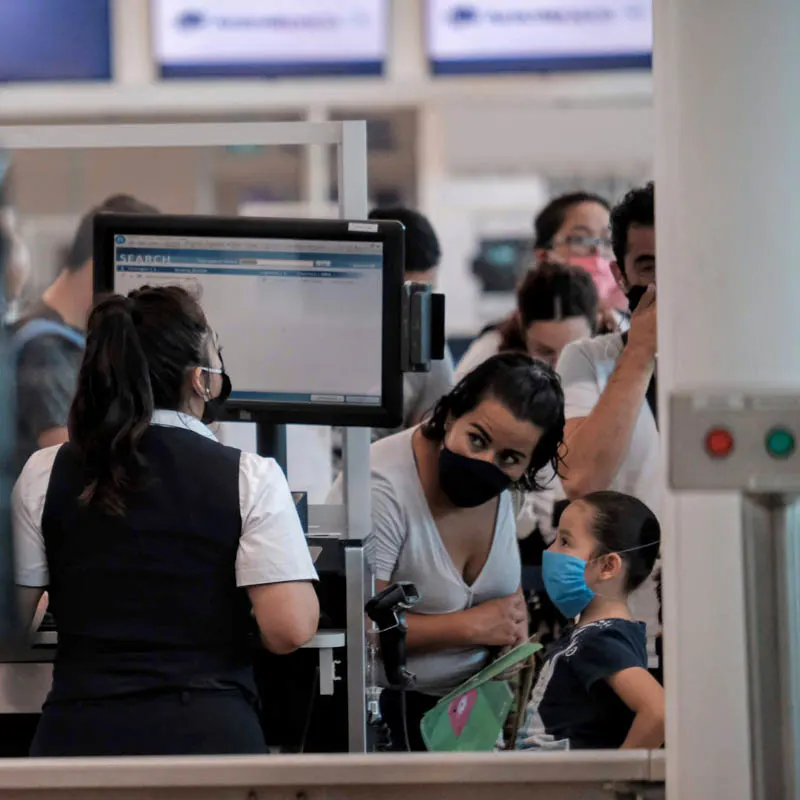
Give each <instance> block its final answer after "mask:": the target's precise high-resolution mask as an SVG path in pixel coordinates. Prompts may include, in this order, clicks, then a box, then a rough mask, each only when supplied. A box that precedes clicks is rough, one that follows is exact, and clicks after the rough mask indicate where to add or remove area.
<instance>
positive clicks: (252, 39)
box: [151, 0, 388, 78]
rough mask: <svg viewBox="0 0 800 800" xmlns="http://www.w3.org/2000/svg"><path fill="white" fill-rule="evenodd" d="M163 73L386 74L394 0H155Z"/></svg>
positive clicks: (172, 75)
mask: <svg viewBox="0 0 800 800" xmlns="http://www.w3.org/2000/svg"><path fill="white" fill-rule="evenodd" d="M151 8H152V18H153V38H154V50H155V56H156V59H157V61H158V65H159V69H160V72H161V76H162V77H163V78H235V77H272V78H276V77H291V76H326V75H380V74H381V73H382V72H383V64H384V61H385V58H386V52H387V43H388V5H387V2H386V0H152V6H151Z"/></svg>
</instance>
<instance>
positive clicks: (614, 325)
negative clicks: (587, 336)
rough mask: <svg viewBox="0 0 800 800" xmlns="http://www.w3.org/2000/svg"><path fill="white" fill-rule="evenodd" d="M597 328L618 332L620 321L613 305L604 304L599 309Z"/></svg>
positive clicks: (602, 331) (604, 331)
mask: <svg viewBox="0 0 800 800" xmlns="http://www.w3.org/2000/svg"><path fill="white" fill-rule="evenodd" d="M597 330H598V331H599V332H601V333H617V332H618V331H619V322H617V316H616V314H615V313H614V309H613V308H612V307H611V306H603V307H601V308H600V309H598V311H597Z"/></svg>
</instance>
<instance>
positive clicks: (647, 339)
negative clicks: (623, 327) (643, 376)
mask: <svg viewBox="0 0 800 800" xmlns="http://www.w3.org/2000/svg"><path fill="white" fill-rule="evenodd" d="M628 346H629V347H631V348H633V349H635V350H640V351H642V352H644V353H646V354H647V355H648V356H650V357H651V358H655V355H656V351H657V348H658V312H657V308H656V287H655V286H653V285H652V284H651V285H650V286H648V287H647V291H646V292H645V294H644V297H642V300H641V302H640V303H639V305H638V307H637V309H636V311H634V312H633V316H632V317H631V330H630V333H629V334H628Z"/></svg>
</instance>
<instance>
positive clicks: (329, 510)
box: [0, 506, 348, 756]
mask: <svg viewBox="0 0 800 800" xmlns="http://www.w3.org/2000/svg"><path fill="white" fill-rule="evenodd" d="M343 512H344V509H343V508H342V507H341V506H311V507H310V508H309V520H308V527H309V535H308V536H307V539H308V544H309V548H310V549H311V551H312V553H313V554H314V556H315V565H316V568H317V571H318V573H319V576H320V583H319V589H318V591H319V593H320V598H321V607H322V615H321V626H320V629H319V631H318V632H317V635H316V636H315V637H314V638H313V639H312V640H311V641H310V642H309V643H308V644H306V645H305V646H304V647H303V648H302V649H301V652H300V653H297V654H293V655H290V656H272V655H270V654H268V653H266V652H264V653H261V652H256V653H254V664H255V668H256V677H257V680H258V683H259V690H260V693H261V696H262V705H263V708H264V711H263V713H264V718H265V727H266V729H267V736H268V743H269V745H270V746H271V747H272V748H274V749H276V750H278V749H280V750H288V751H290V752H296V751H298V750H310V751H317V752H346V751H347V750H348V705H347V695H348V690H347V684H346V674H347V657H346V653H345V646H346V643H347V636H346V630H347V627H348V620H347V611H346V604H345V602H344V599H345V595H346V586H347V576H346V556H345V547H346V546H347V544H348V540H347V539H346V537H344V536H343V534H342V533H341V531H342V527H343V525H344V513H343ZM57 644H58V632H57V630H56V627H55V625H53V623H52V618H51V617H50V616H49V615H47V616H46V617H45V620H44V622H43V624H42V626H41V627H40V629H39V631H38V632H37V633H36V634H35V635H34V636H33V637H32V639H31V643H30V646H29V647H26V648H20V649H18V650H17V651H16V652H14V653H12V654H8V655H4V656H3V661H2V662H0V726H1V725H2V724H3V720H4V719H6V720H7V719H8V717H9V715H11V716H15V715H31V714H36V715H38V714H39V713H41V710H42V706H43V704H44V701H45V699H46V697H47V693H48V692H49V691H50V685H51V683H52V675H53V665H52V662H53V659H54V656H55V652H56V646H57ZM287 721H288V722H289V724H288V725H287V724H286V722H287ZM13 749H14V750H15V751H16V748H13ZM0 756H2V753H0Z"/></svg>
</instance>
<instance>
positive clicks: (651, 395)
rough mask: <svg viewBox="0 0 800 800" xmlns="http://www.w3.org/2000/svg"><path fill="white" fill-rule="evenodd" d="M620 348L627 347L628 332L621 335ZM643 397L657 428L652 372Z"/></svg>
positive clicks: (656, 396) (656, 401)
mask: <svg viewBox="0 0 800 800" xmlns="http://www.w3.org/2000/svg"><path fill="white" fill-rule="evenodd" d="M622 346H623V347H627V346H628V331H625V332H624V333H623V334H622ZM645 396H646V397H647V405H648V406H650V411H651V412H652V414H653V419H654V420H655V423H656V428H658V379H657V378H656V373H655V371H653V377H652V378H650V383H649V384H648V385H647V394H646V395H645Z"/></svg>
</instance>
